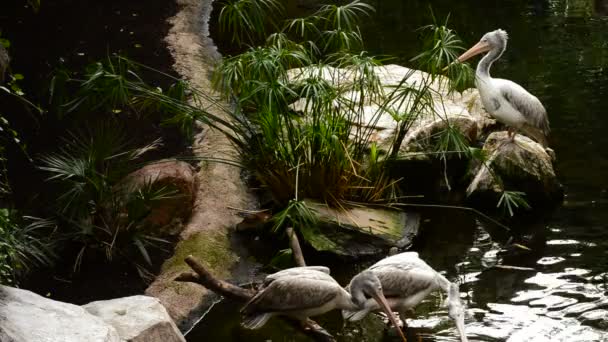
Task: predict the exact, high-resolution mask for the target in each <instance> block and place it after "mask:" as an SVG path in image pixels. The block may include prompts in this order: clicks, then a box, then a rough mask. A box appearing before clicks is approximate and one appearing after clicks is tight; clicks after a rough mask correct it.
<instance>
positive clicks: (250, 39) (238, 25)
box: [218, 0, 283, 46]
mask: <svg viewBox="0 0 608 342" xmlns="http://www.w3.org/2000/svg"><path fill="white" fill-rule="evenodd" d="M221 6H222V10H221V11H220V16H219V20H218V21H219V26H220V30H221V32H224V33H230V34H231V41H232V42H233V43H235V44H237V45H239V46H241V45H244V44H253V43H254V42H255V41H256V40H258V39H260V38H264V37H265V36H266V29H267V26H271V27H274V26H276V19H275V18H276V16H278V15H280V14H282V12H283V5H282V4H281V2H280V1H278V0H223V1H222V4H221Z"/></svg>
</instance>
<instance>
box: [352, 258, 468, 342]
mask: <svg viewBox="0 0 608 342" xmlns="http://www.w3.org/2000/svg"><path fill="white" fill-rule="evenodd" d="M360 277H364V278H366V279H373V278H375V279H378V281H379V282H380V284H381V285H382V289H383V293H384V296H386V300H387V301H388V304H389V306H390V308H391V309H392V310H394V311H397V312H399V313H400V315H401V317H402V319H403V317H405V313H406V312H408V311H410V310H412V309H413V308H414V307H415V306H416V305H418V303H420V302H421V301H422V300H423V299H424V298H425V297H426V296H427V295H428V294H429V293H431V292H433V291H437V290H443V291H445V292H446V293H447V300H446V302H447V306H448V314H449V316H450V317H451V318H452V319H453V320H454V322H455V323H456V329H457V330H458V333H459V334H460V340H461V342H467V341H468V340H467V336H466V333H465V330H464V313H465V307H464V305H463V304H462V302H461V301H460V291H459V288H458V285H457V284H455V283H451V282H450V281H448V280H447V279H446V278H445V277H444V276H442V275H441V274H439V273H437V272H436V271H435V270H434V269H433V268H431V266H429V265H428V264H427V263H426V262H424V261H423V260H422V259H420V258H419V257H418V253H416V252H405V253H400V254H396V255H393V256H389V257H387V258H384V259H382V260H380V261H378V262H377V263H375V264H374V265H372V266H370V267H369V268H368V269H366V270H365V271H363V272H361V273H359V274H358V275H356V276H355V277H354V278H353V279H352V280H351V283H350V285H349V287H350V291H351V293H352V295H353V301H354V302H355V303H357V304H358V306H359V308H360V309H359V310H357V311H355V310H348V309H347V310H344V311H342V314H343V316H344V317H345V318H346V319H348V320H350V321H357V320H360V319H362V318H363V317H365V316H366V315H367V314H368V313H370V312H373V311H377V310H378V309H379V306H378V304H377V303H376V302H375V301H372V300H370V299H369V298H367V297H365V296H362V295H361V294H360V293H358V292H357V291H356V290H355V288H354V285H355V284H356V283H357V282H358V281H360V280H359V278H360ZM404 323H405V321H404ZM393 324H394V323H393Z"/></svg>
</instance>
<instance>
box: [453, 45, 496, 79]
mask: <svg viewBox="0 0 608 342" xmlns="http://www.w3.org/2000/svg"><path fill="white" fill-rule="evenodd" d="M487 51H490V44H488V43H482V42H479V43H477V44H475V45H474V46H473V47H472V48H470V49H468V50H467V51H465V53H463V54H462V55H460V56H459V57H458V58H457V61H458V62H459V63H462V62H464V61H466V60H467V59H469V58H471V57H473V56H476V55H479V54H480V53H484V52H487ZM454 63H456V61H454V62H452V63H450V65H452V64H454ZM450 65H448V66H446V67H445V68H443V70H442V71H443V72H446V71H447V70H448V68H449V67H450Z"/></svg>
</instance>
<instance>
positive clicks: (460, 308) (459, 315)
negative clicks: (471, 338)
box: [447, 283, 468, 342]
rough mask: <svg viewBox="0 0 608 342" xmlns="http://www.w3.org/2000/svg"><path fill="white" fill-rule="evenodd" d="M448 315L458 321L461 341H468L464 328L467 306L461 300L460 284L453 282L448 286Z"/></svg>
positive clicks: (457, 325) (457, 326)
mask: <svg viewBox="0 0 608 342" xmlns="http://www.w3.org/2000/svg"><path fill="white" fill-rule="evenodd" d="M447 305H448V315H449V316H450V318H451V319H453V320H454V322H455V323H456V329H457V330H458V334H459V335H460V341H461V342H467V341H468V340H467V334H466V332H465V330H464V313H465V306H464V304H462V301H460V289H459V287H458V284H454V283H451V284H450V285H449V287H448V298H447Z"/></svg>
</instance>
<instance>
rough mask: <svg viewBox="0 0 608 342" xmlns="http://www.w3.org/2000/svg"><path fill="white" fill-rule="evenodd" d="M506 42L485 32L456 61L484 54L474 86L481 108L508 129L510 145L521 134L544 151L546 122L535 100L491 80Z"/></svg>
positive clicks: (503, 34) (502, 35)
mask: <svg viewBox="0 0 608 342" xmlns="http://www.w3.org/2000/svg"><path fill="white" fill-rule="evenodd" d="M507 39H508V35H507V32H505V31H504V30H501V29H498V30H495V31H492V32H488V33H486V34H484V35H483V37H481V40H480V41H479V42H478V43H477V44H475V45H474V46H473V47H472V48H470V49H469V50H467V51H466V52H465V53H463V54H462V55H461V56H460V57H458V61H459V62H464V61H466V60H467V59H469V58H471V57H473V56H475V55H478V54H480V53H484V52H487V54H486V55H485V56H484V57H483V58H482V59H481V61H479V64H477V70H476V71H475V86H476V87H477V89H478V90H479V95H480V96H481V102H482V103H483V106H484V108H485V109H486V110H487V111H488V113H490V115H492V116H493V117H494V118H495V119H496V120H497V121H499V122H502V123H503V124H505V125H507V126H508V133H507V134H508V136H509V138H511V141H514V139H515V135H516V134H517V131H521V132H523V133H524V134H526V135H528V136H530V137H532V138H533V139H535V140H536V141H538V142H539V143H540V144H541V145H543V146H544V147H547V135H549V119H548V118H547V111H546V110H545V107H543V105H542V103H541V102H540V101H539V100H538V98H536V96H534V95H532V94H530V93H529V92H528V91H526V90H525V89H524V88H522V87H521V86H520V85H519V84H517V83H515V82H512V81H509V80H504V79H501V78H492V76H490V67H491V66H492V63H494V62H495V61H496V60H498V59H499V58H500V56H502V54H503V52H504V51H505V49H506V48H507ZM513 130H515V132H514V131H513ZM512 133H513V134H512Z"/></svg>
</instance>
